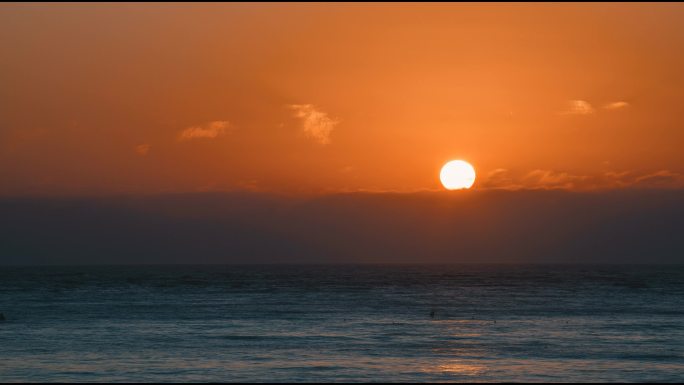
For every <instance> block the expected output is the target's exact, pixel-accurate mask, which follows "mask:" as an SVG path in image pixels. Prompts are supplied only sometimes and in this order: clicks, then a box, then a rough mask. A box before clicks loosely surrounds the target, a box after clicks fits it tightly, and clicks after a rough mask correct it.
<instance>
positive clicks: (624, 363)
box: [0, 265, 684, 382]
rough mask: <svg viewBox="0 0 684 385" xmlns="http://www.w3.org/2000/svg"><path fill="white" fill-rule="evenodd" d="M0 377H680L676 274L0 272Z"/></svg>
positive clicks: (682, 328)
mask: <svg viewBox="0 0 684 385" xmlns="http://www.w3.org/2000/svg"><path fill="white" fill-rule="evenodd" d="M0 312H2V313H4V315H5V317H6V321H4V322H0V381H4V382H14V381H663V382H674V381H684V267H682V266H529V265H528V266H510V265H509V266H503V265H486V266H474V265H466V266H456V265H454V266H350V265H346V266H125V267H124V266H117V267H111V266H110V267H107V266H102V267H2V268H0Z"/></svg>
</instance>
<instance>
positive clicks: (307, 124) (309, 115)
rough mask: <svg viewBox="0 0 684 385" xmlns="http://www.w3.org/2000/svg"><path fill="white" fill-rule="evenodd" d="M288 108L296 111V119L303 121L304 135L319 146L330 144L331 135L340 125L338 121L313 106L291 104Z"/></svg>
mask: <svg viewBox="0 0 684 385" xmlns="http://www.w3.org/2000/svg"><path fill="white" fill-rule="evenodd" d="M288 107H289V108H290V109H292V110H293V111H294V116H295V117H296V118H299V119H301V120H302V129H303V132H304V135H306V136H307V137H309V138H310V139H313V140H315V141H316V142H318V143H319V144H322V145H326V144H330V134H331V133H332V131H333V129H334V128H335V126H336V125H337V124H338V123H339V121H338V120H336V119H332V118H330V117H329V116H328V114H327V113H325V112H323V111H320V110H317V109H316V107H315V106H313V105H312V104H291V105H289V106H288Z"/></svg>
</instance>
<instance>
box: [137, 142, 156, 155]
mask: <svg viewBox="0 0 684 385" xmlns="http://www.w3.org/2000/svg"><path fill="white" fill-rule="evenodd" d="M151 147H152V146H150V145H149V144H139V145H137V146H135V152H136V153H137V154H138V155H140V156H147V154H148V153H149V152H150V148H151Z"/></svg>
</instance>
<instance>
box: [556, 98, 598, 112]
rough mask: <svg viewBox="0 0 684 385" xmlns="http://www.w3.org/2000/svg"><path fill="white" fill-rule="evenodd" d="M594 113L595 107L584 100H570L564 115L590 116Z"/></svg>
mask: <svg viewBox="0 0 684 385" xmlns="http://www.w3.org/2000/svg"><path fill="white" fill-rule="evenodd" d="M593 113H594V107H592V106H591V104H589V102H586V101H584V100H570V101H569V102H568V104H567V107H566V109H565V110H564V111H562V112H561V114H562V115H589V114H593Z"/></svg>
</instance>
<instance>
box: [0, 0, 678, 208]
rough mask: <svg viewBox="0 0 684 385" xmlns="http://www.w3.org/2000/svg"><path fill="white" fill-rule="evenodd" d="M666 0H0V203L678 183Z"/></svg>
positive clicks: (673, 42)
mask: <svg viewBox="0 0 684 385" xmlns="http://www.w3.org/2000/svg"><path fill="white" fill-rule="evenodd" d="M681 20H684V5H682V4H632V3H628V4H412V3H401V4H382V5H381V4H267V3H259V4H178V3H174V4H9V3H4V4H2V5H0V36H2V38H1V39H0V57H2V60H0V84H2V86H1V87H0V195H2V196H29V195H31V196H33V195H47V196H63V195H80V196H84V195H85V196H89V195H93V196H101V195H111V194H156V193H192V192H218V191H253V192H269V193H284V194H293V195H298V194H312V193H313V194H318V193H345V192H355V191H379V192H383V191H385V192H415V191H430V190H440V189H441V185H440V182H439V169H440V167H441V166H442V165H443V164H444V163H446V162H447V161H448V160H451V159H464V160H467V161H469V162H470V163H472V164H473V166H474V167H475V169H476V170H477V179H476V181H475V185H474V186H473V189H475V190H489V189H508V190H518V189H564V190H571V191H593V190H607V189H632V188H658V189H662V188H665V189H679V188H682V187H684V176H683V175H682V174H684V152H682V151H681V149H682V144H683V143H684V130H682V125H683V124H684V109H683V108H682V104H681V101H682V100H683V99H684V72H683V71H682V68H684V50H682V49H681V47H684V23H681Z"/></svg>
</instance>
